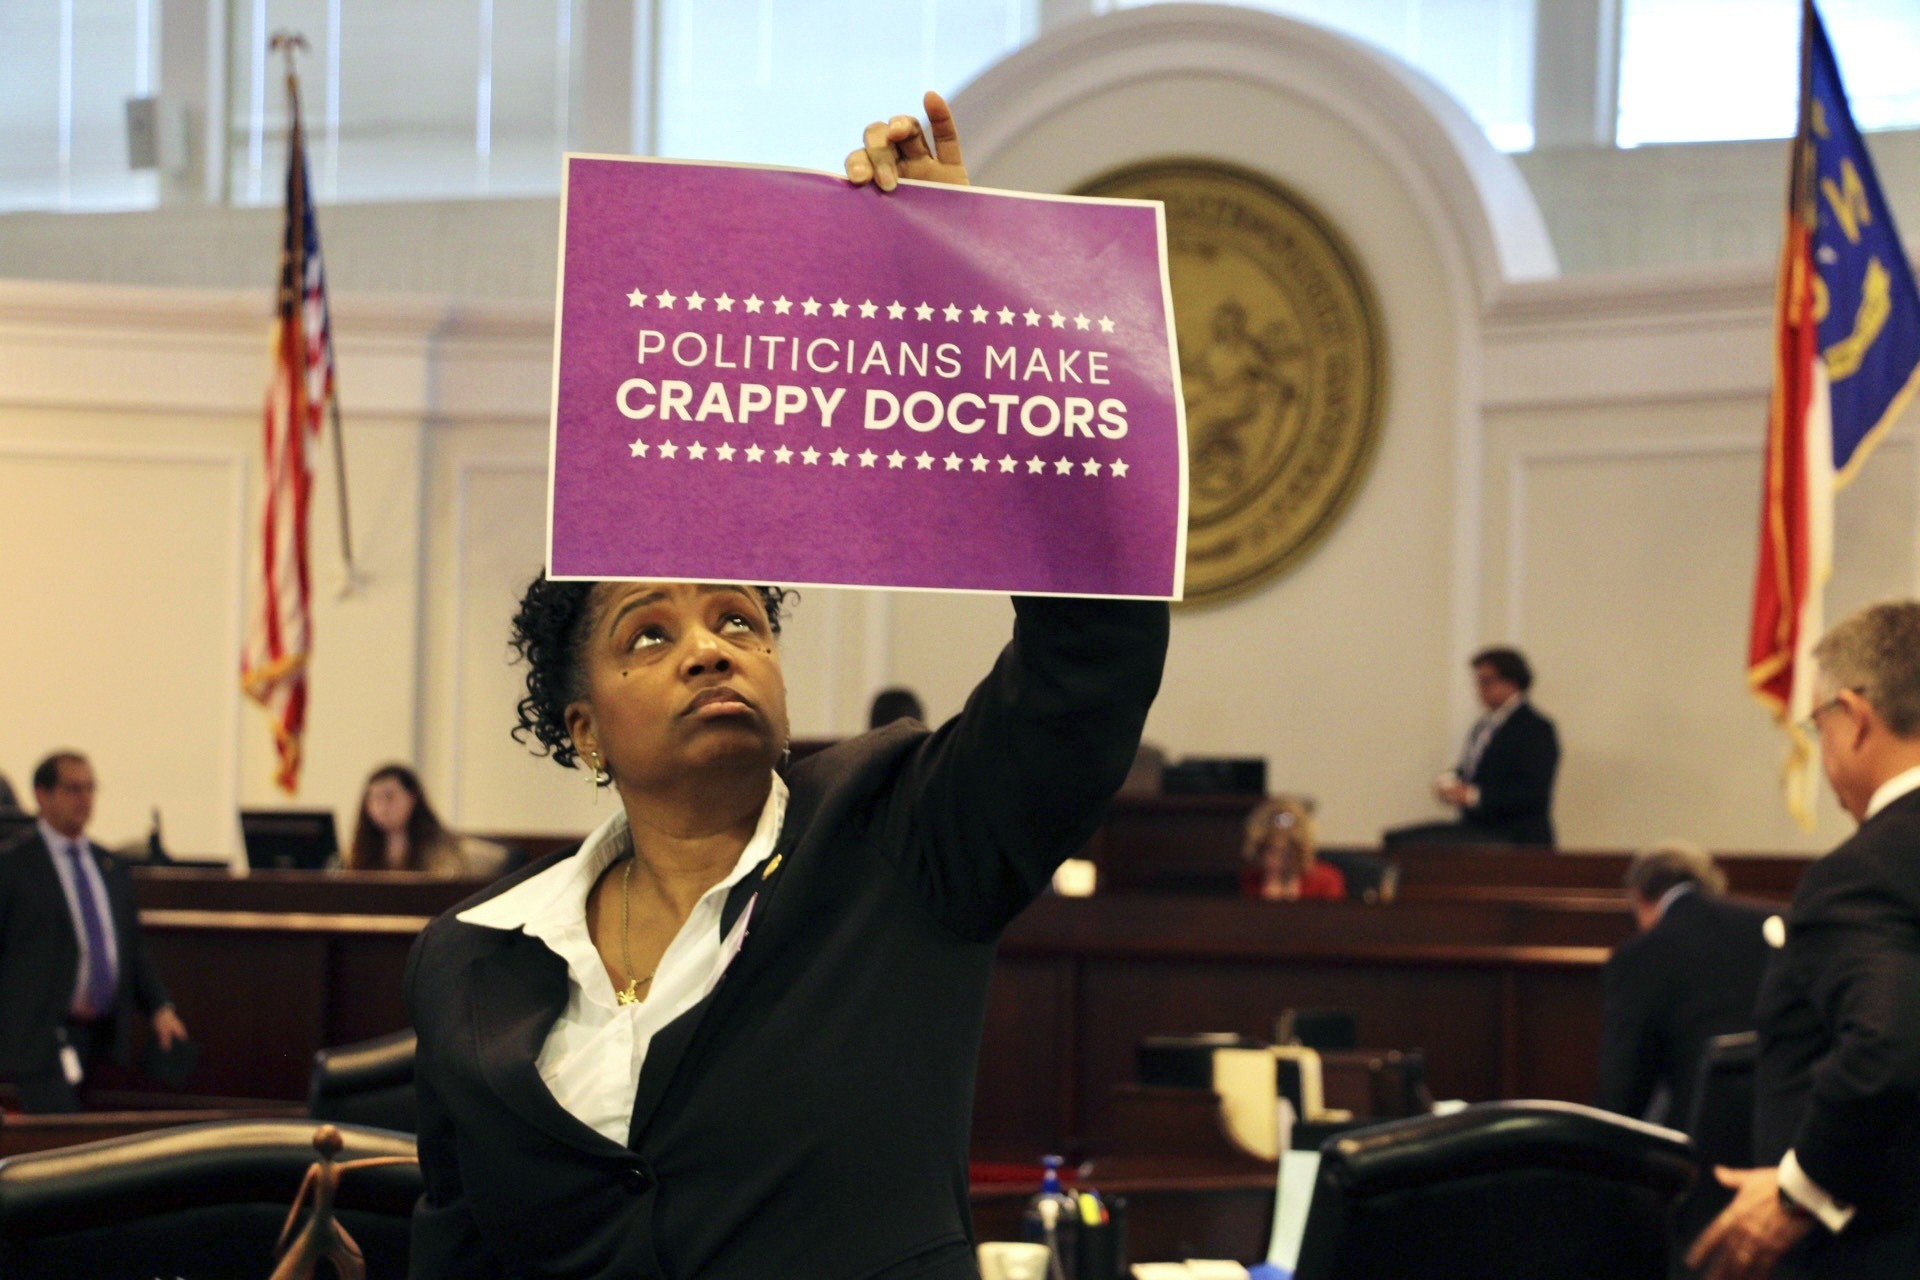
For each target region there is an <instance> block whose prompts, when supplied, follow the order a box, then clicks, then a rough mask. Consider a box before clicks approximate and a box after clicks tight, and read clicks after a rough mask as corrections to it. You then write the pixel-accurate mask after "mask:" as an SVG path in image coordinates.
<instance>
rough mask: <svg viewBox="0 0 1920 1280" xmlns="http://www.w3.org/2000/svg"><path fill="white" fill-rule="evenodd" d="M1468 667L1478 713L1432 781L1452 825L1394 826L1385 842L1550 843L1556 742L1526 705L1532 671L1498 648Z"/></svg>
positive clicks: (1546, 725)
mask: <svg viewBox="0 0 1920 1280" xmlns="http://www.w3.org/2000/svg"><path fill="white" fill-rule="evenodd" d="M1471 665H1472V667H1473V681H1474V686H1475V688H1476V689H1477V690H1478V692H1479V695H1480V703H1481V705H1482V706H1484V707H1485V708H1486V714H1485V715H1483V716H1481V717H1480V719H1479V721H1478V722H1477V723H1475V725H1474V726H1473V731H1472V732H1471V733H1469V734H1468V735H1467V741H1466V745H1465V746H1464V747H1463V748H1462V749H1461V752H1460V763H1459V764H1458V765H1457V766H1456V767H1455V768H1453V769H1450V770H1448V771H1447V772H1446V773H1443V774H1441V775H1440V777H1439V779H1438V780H1437V781H1435V783H1434V784H1433V792H1434V795H1435V796H1437V797H1438V798H1439V800H1440V802H1441V803H1442V804H1449V805H1452V806H1453V807H1454V808H1455V809H1456V810H1458V811H1459V814H1460V817H1459V820H1458V821H1455V822H1426V823H1420V824H1418V825H1416V826H1410V827H1396V828H1394V829H1392V830H1390V831H1388V832H1386V833H1385V835H1384V836H1383V837H1382V840H1383V842H1384V843H1386V844H1389V845H1397V844H1543V845H1549V846H1551V845H1552V844H1553V819H1552V817H1551V815H1550V810H1551V808H1552V804H1553V776H1554V774H1555V773H1556V772H1557V771H1558V770H1559V768H1560V739H1559V736H1558V735H1557V734H1555V733H1554V730H1553V721H1551V720H1549V719H1547V718H1546V717H1545V716H1543V715H1541V714H1540V713H1539V712H1538V711H1536V710H1534V707H1533V704H1532V703H1531V702H1529V701H1528V700H1527V690H1528V689H1531V688H1532V687H1533V668H1532V667H1530V666H1528V665H1527V660H1526V658H1525V657H1524V656H1522V655H1521V653H1520V651H1519V650H1517V649H1506V648H1494V649H1482V650H1481V651H1480V652H1478V653H1476V654H1474V655H1473V662H1472V664H1471Z"/></svg>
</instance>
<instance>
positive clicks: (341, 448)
mask: <svg viewBox="0 0 1920 1280" xmlns="http://www.w3.org/2000/svg"><path fill="white" fill-rule="evenodd" d="M267 47H268V48H269V49H270V50H273V51H276V52H280V53H284V54H285V55H286V58H287V102H288V105H289V106H290V108H291V109H292V111H293V132H292V135H290V136H292V137H298V138H300V140H301V141H302V142H303V143H304V142H305V126H304V125H303V124H302V123H301V113H300V80H299V76H298V73H297V72H296V70H295V68H294V54H295V52H296V51H303V50H305V49H306V48H307V38H306V37H305V36H303V35H301V34H300V33H299V32H297V31H285V30H281V31H276V32H274V33H273V36H272V38H271V39H269V40H268V41H267ZM298 180H299V182H300V183H301V184H302V187H303V190H302V191H301V196H302V201H301V203H302V205H303V206H307V205H310V196H309V194H308V193H307V192H306V191H305V190H304V187H305V184H306V181H307V172H306V166H305V165H304V164H303V165H302V166H301V168H300V172H299V178H298ZM301 248H302V253H303V255H304V253H305V244H304V238H303V243H302V246H301ZM303 269H304V268H303ZM327 346H328V348H329V349H328V351H327V356H328V360H327V364H328V370H329V375H328V376H329V380H330V382H331V384H332V385H331V386H330V387H329V389H328V392H327V414H328V418H329V420H330V421H331V422H332V423H333V467H334V472H335V475H336V476H337V483H336V484H335V485H334V496H335V498H336V499H337V500H338V503H337V505H338V506H339V508H340V556H341V559H342V560H344V561H345V562H346V566H347V581H346V584H345V585H344V586H343V587H342V588H341V589H340V596H341V598H342V599H345V598H347V597H348V596H351V595H352V594H353V593H354V591H355V590H356V589H357V588H358V587H359V585H360V571H359V569H358V568H357V567H356V566H355V565H354V562H353V518H352V514H351V511H350V508H349V504H348V498H347V443H346V433H345V432H344V431H343V430H341V427H340V370H339V365H338V363H337V362H335V361H334V360H333V358H332V357H333V351H332V349H331V348H332V346H333V330H332V328H331V326H329V328H328V330H327Z"/></svg>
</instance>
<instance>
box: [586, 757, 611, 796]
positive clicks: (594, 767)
mask: <svg viewBox="0 0 1920 1280" xmlns="http://www.w3.org/2000/svg"><path fill="white" fill-rule="evenodd" d="M587 766H588V769H589V770H590V772H589V773H588V774H587V781H588V782H590V783H592V784H593V789H594V791H595V792H596V793H598V792H599V790H600V788H602V787H604V786H606V785H607V784H608V783H610V782H612V781H613V775H612V774H610V773H608V772H607V771H606V770H605V769H603V768H601V766H600V753H599V752H598V751H589V752H588V753H587Z"/></svg>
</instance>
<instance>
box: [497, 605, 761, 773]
mask: <svg viewBox="0 0 1920 1280" xmlns="http://www.w3.org/2000/svg"><path fill="white" fill-rule="evenodd" d="M599 585H600V584H599V583H598V582H582V581H571V580H556V579H553V578H549V577H548V576H547V575H546V571H545V570H542V571H541V572H540V573H538V574H536V575H535V576H534V579H533V581H532V582H529V583H528V584H527V589H526V591H524V592H523V593H521V596H520V607H519V608H518V609H516V610H515V611H514V615H513V634H512V636H511V637H510V638H509V640H508V645H509V646H510V647H511V648H512V649H513V652H514V655H515V657H516V658H517V659H518V660H519V661H521V662H524V663H526V664H527V695H526V697H524V698H522V699H520V703H519V705H518V706H517V707H516V708H515V711H516V712H517V713H518V714H519V717H520V723H519V724H518V725H516V726H515V727H514V730H513V740H514V741H515V742H518V743H520V744H522V745H523V746H527V747H528V748H529V749H530V750H531V751H533V753H534V754H535V755H543V756H551V757H552V758H553V762H554V763H555V764H557V765H559V766H560V767H561V768H563V769H571V768H573V766H574V765H575V764H576V763H578V761H579V759H580V756H579V753H578V752H576V751H575V750H574V749H573V735H572V734H570V733H568V732H567V704H568V703H571V702H574V701H577V700H578V699H580V698H582V697H584V696H585V695H586V691H587V689H586V678H585V675H584V670H583V665H582V663H581V660H580V657H581V652H582V649H583V648H584V646H585V644H586V640H587V624H588V622H589V621H590V620H591V618H592V616H593V593H594V589H595V588H596V587H598V586H599ZM754 590H755V591H757V592H759V593H760V603H761V605H762V607H764V608H765V609H766V611H767V625H768V626H769V627H771V628H772V629H773V634H774V635H776V636H777V635H779V634H780V611H781V609H782V608H784V607H785V606H786V605H787V604H789V603H790V602H791V601H792V600H793V599H794V598H795V596H794V593H793V592H791V591H785V590H782V589H781V588H779V587H755V588H754ZM530 739H531V741H529V740H530Z"/></svg>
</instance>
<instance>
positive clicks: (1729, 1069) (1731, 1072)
mask: <svg viewBox="0 0 1920 1280" xmlns="http://www.w3.org/2000/svg"><path fill="white" fill-rule="evenodd" d="M1759 1056H1760V1033H1759V1032H1757V1031H1741V1032H1737V1033H1736V1034H1734V1035H1730V1036H1715V1037H1714V1038H1713V1039H1711V1040H1709V1041H1707V1051H1706V1053H1705V1055H1704V1056H1702V1057H1701V1059H1700V1073H1699V1074H1698V1075H1697V1076H1695V1077H1694V1082H1693V1103H1692V1105H1691V1106H1689V1107H1688V1108H1687V1110H1688V1112H1689V1114H1688V1116H1687V1117H1686V1122H1687V1136H1688V1137H1690V1138H1692V1139H1693V1145H1694V1149H1695V1151H1697V1152H1698V1154H1699V1157H1700V1163H1701V1165H1702V1166H1703V1167H1706V1166H1711V1165H1716V1164H1724V1165H1730V1166H1731V1167H1733V1168H1735V1169H1744V1168H1746V1167H1747V1166H1749V1165H1751V1164H1752V1163H1753V1064H1754V1060H1755V1059H1756V1058H1758V1057H1759Z"/></svg>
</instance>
